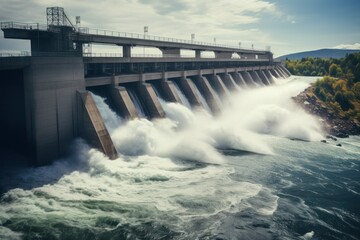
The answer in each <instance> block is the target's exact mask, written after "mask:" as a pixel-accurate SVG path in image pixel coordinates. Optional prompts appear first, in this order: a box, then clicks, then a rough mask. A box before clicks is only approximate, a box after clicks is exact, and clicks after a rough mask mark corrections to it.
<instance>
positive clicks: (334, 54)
mask: <svg viewBox="0 0 360 240" xmlns="http://www.w3.org/2000/svg"><path fill="white" fill-rule="evenodd" d="M354 52H360V49H357V50H350V49H331V48H329V49H320V50H314V51H307V52H299V53H292V54H288V55H284V56H280V57H277V58H276V60H285V59H289V60H298V59H302V58H306V57H313V58H342V57H345V56H346V54H350V53H354Z"/></svg>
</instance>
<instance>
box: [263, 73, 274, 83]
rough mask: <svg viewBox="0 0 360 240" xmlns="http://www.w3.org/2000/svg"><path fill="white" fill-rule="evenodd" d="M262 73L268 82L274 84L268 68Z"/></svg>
mask: <svg viewBox="0 0 360 240" xmlns="http://www.w3.org/2000/svg"><path fill="white" fill-rule="evenodd" d="M264 73H265V75H266V76H267V77H268V79H269V81H270V83H271V84H274V83H275V82H274V79H273V76H272V75H271V74H270V71H269V70H264Z"/></svg>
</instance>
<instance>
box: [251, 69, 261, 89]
mask: <svg viewBox="0 0 360 240" xmlns="http://www.w3.org/2000/svg"><path fill="white" fill-rule="evenodd" d="M250 75H251V77H252V78H253V80H254V81H255V82H256V83H257V84H259V85H260V86H262V85H264V83H263V82H262V81H261V79H260V77H259V75H258V74H257V72H256V71H250Z"/></svg>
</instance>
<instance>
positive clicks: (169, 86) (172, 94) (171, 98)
mask: <svg viewBox="0 0 360 240" xmlns="http://www.w3.org/2000/svg"><path fill="white" fill-rule="evenodd" d="M159 86H160V90H161V92H162V96H164V98H165V100H166V101H168V102H177V103H181V99H180V97H179V95H178V93H177V91H176V87H175V85H174V83H173V82H170V81H166V80H160V81H159Z"/></svg>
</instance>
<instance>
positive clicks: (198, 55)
mask: <svg viewBox="0 0 360 240" xmlns="http://www.w3.org/2000/svg"><path fill="white" fill-rule="evenodd" d="M195 58H201V51H200V50H195Z"/></svg>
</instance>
